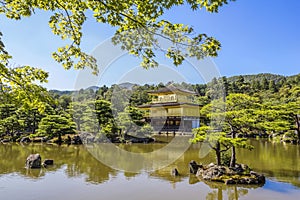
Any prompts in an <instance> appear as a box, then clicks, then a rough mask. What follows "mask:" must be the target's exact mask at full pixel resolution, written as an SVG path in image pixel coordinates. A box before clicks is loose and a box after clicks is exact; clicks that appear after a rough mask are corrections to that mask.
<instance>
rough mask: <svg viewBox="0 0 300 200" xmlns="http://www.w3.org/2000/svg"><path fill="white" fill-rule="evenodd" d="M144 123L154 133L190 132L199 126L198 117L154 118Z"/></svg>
mask: <svg viewBox="0 0 300 200" xmlns="http://www.w3.org/2000/svg"><path fill="white" fill-rule="evenodd" d="M146 121H147V122H148V123H150V125H151V126H152V127H153V129H154V131H156V132H192V129H193V128H197V127H199V126H200V121H199V118H198V117H156V118H147V119H146Z"/></svg>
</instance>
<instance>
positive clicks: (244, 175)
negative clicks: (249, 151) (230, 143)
mask: <svg viewBox="0 0 300 200" xmlns="http://www.w3.org/2000/svg"><path fill="white" fill-rule="evenodd" d="M198 166H199V168H198V171H197V173H196V176H197V177H198V178H199V179H202V180H207V181H217V182H223V183H225V184H227V185H229V184H246V185H250V184H251V185H252V184H256V185H263V184H265V181H266V179H265V176H264V175H262V174H258V173H256V172H254V171H251V169H250V168H249V167H248V166H247V165H244V164H236V166H235V167H227V166H218V165H215V164H213V163H211V164H209V165H206V166H202V165H198Z"/></svg>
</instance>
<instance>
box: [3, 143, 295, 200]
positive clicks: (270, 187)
mask: <svg viewBox="0 0 300 200" xmlns="http://www.w3.org/2000/svg"><path fill="white" fill-rule="evenodd" d="M251 144H252V145H254V147H255V149H254V150H252V151H246V150H240V151H238V162H241V163H247V164H249V165H250V166H251V167H252V168H253V169H254V170H256V171H258V172H261V173H264V174H265V175H266V176H267V182H266V184H265V185H264V186H262V187H253V186H252V187H244V186H226V185H224V184H220V183H205V182H201V181H198V179H197V178H196V177H195V176H193V175H189V173H188V163H189V162H190V161H191V160H196V161H198V162H203V163H209V162H212V161H214V159H213V154H209V155H207V156H205V157H204V158H202V159H200V158H199V155H201V153H199V149H200V147H201V145H199V144H197V145H192V146H191V147H190V148H189V149H188V150H187V151H186V152H185V153H184V154H183V155H182V156H181V157H180V158H179V159H178V160H176V162H174V163H172V164H171V165H169V166H167V167H165V168H163V169H160V170H156V171H152V172H149V171H148V170H147V166H145V165H143V164H141V163H134V162H133V161H132V160H128V159H123V160H122V159H121V162H122V163H123V164H124V165H134V164H137V165H138V169H139V171H138V172H135V173H130V172H124V171H120V170H116V169H112V168H110V167H108V166H105V165H104V164H102V163H101V162H99V161H98V160H97V159H95V158H94V157H93V156H92V155H91V154H90V152H89V151H88V150H87V149H88V147H87V146H83V145H82V146H56V145H47V144H35V145H32V144H30V145H20V144H0V156H1V159H0V200H17V199H20V200H35V199H36V200H39V199H43V200H59V199H72V200H79V199H82V200H90V199H91V200H93V199H111V200H115V199H130V200H141V199H165V200H176V199H178V200H179V199H180V200H181V199H211V200H212V199H217V200H221V199H285V200H289V199H300V161H299V159H300V146H295V145H288V144H287V145H284V144H272V143H270V142H267V141H262V140H261V141H257V140H252V141H251ZM163 146H164V144H132V145H120V146H119V147H120V148H122V149H126V150H128V151H132V152H136V153H141V152H144V153H145V152H151V151H153V150H156V149H160V148H162V147H163ZM174 151H176V150H174ZM31 153H40V154H41V156H42V158H43V159H44V158H51V159H54V162H55V165H54V166H51V167H48V168H42V169H31V170H27V169H25V168H24V164H25V160H26V157H27V156H28V155H29V154H31ZM103 153H104V154H105V152H103ZM146 155H147V154H146ZM108 156H110V157H111V156H113V157H114V156H115V158H118V157H117V156H116V155H108ZM118 159H119V160H120V158H118ZM174 167H176V168H177V169H178V171H179V172H180V176H179V177H173V176H171V174H170V171H171V169H172V168H174Z"/></svg>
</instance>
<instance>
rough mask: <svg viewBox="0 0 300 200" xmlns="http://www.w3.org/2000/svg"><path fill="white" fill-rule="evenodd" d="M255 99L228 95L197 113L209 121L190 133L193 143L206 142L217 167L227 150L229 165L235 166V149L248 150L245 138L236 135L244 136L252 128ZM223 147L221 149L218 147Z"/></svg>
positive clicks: (249, 147) (255, 105)
mask: <svg viewBox="0 0 300 200" xmlns="http://www.w3.org/2000/svg"><path fill="white" fill-rule="evenodd" d="M259 106H260V104H259V100H258V99H257V98H253V97H250V96H248V95H246V94H230V95H228V96H227V98H226V101H225V102H224V101H223V100H222V99H217V100H213V101H212V102H211V103H209V104H208V105H206V106H204V107H203V108H202V109H201V111H200V113H201V115H203V116H206V118H208V119H210V120H207V121H209V123H208V124H209V125H208V124H207V125H206V126H202V127H200V128H197V129H195V130H194V133H195V137H194V139H193V141H194V142H197V141H205V142H208V143H209V145H210V146H211V148H212V149H214V150H215V152H216V157H217V164H220V163H221V153H222V152H224V151H227V150H228V149H229V148H231V161H230V166H231V167H234V166H235V164H236V153H235V151H236V150H235V148H248V149H251V146H249V145H247V143H246V139H245V138H237V134H238V133H241V134H248V133H249V132H251V131H252V130H253V129H254V128H255V127H256V125H255V118H253V117H254V116H255V111H256V109H259ZM222 146H223V148H222Z"/></svg>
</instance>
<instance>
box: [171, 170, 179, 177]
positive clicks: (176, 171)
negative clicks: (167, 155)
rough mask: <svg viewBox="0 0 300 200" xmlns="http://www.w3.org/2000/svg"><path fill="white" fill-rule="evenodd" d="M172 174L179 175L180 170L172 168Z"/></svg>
mask: <svg viewBox="0 0 300 200" xmlns="http://www.w3.org/2000/svg"><path fill="white" fill-rule="evenodd" d="M171 175H172V176H179V172H178V170H177V169H176V168H174V169H172V171H171Z"/></svg>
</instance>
